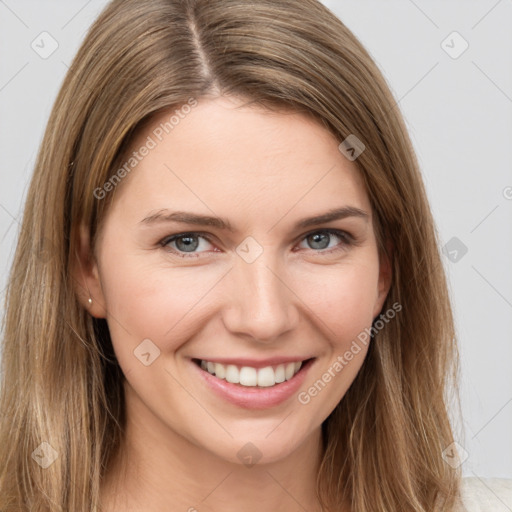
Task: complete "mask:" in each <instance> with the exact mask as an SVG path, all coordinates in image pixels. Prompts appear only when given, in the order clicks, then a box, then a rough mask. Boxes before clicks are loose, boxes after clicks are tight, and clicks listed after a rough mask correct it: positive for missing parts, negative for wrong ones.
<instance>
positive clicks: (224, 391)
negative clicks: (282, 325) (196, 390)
mask: <svg viewBox="0 0 512 512" xmlns="http://www.w3.org/2000/svg"><path fill="white" fill-rule="evenodd" d="M314 361H315V360H314V359H309V360H308V361H307V362H306V363H304V364H303V365H302V366H301V368H300V370H299V371H298V372H297V373H296V374H295V375H294V376H293V377H292V378H291V379H290V380H285V381H284V382H281V383H280V384H275V385H274V386H269V387H261V388H260V387H255V386H242V385H241V384H232V383H231V382H228V381H227V380H224V379H219V378H217V377H215V376H214V375H212V374H211V373H209V372H207V371H206V370H203V369H202V368H201V367H200V366H199V365H197V364H196V363H195V362H194V361H192V360H190V363H191V365H192V367H193V368H194V369H195V371H197V372H198V373H199V375H200V377H201V378H202V379H204V382H205V383H206V385H207V386H208V387H209V388H210V389H211V390H212V391H213V392H214V393H216V394H217V395H218V396H220V397H221V398H223V399H224V400H226V401H228V402H230V403H232V404H234V405H237V406H239V407H244V408H246V409H267V408H269V407H274V406H276V405H279V404H281V403H283V402H284V401H285V400H287V399H289V398H290V397H291V396H292V395H294V394H295V393H296V392H297V391H298V389H299V388H300V386H301V385H302V383H303V382H304V379H305V378H306V374H307V373H308V371H309V369H310V367H311V365H312V364H313V362H314Z"/></svg>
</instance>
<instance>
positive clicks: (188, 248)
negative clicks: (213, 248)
mask: <svg viewBox="0 0 512 512" xmlns="http://www.w3.org/2000/svg"><path fill="white" fill-rule="evenodd" d="M195 239H196V237H193V236H182V237H180V238H178V239H176V247H178V249H179V250H180V251H181V250H184V251H185V252H193V251H194V250H195V249H197V246H198V242H197V240H196V241H195V243H194V240H195ZM183 241H185V245H184V246H182V247H180V244H181V242H183Z"/></svg>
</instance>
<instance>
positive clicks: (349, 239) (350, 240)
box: [159, 228, 356, 258]
mask: <svg viewBox="0 0 512 512" xmlns="http://www.w3.org/2000/svg"><path fill="white" fill-rule="evenodd" d="M319 233H322V234H329V235H335V236H337V237H338V238H340V239H341V240H342V243H341V244H339V245H337V246H335V247H332V248H330V249H319V250H315V249H311V250H312V251H314V252H317V253H318V254H321V255H325V254H332V253H334V252H338V251H345V250H346V249H347V247H350V246H352V245H356V240H355V239H354V237H353V236H352V235H350V234H349V233H347V232H346V231H342V230H340V229H329V228H326V229H318V230H316V231H311V232H309V233H306V234H305V235H303V237H302V238H301V240H300V242H302V241H303V240H305V239H306V238H308V237H310V236H312V235H316V234H319ZM187 236H192V237H200V238H204V239H205V240H207V241H208V242H209V243H213V242H212V241H211V239H210V237H209V236H208V235H206V234H205V233H201V232H197V231H186V232H183V233H177V234H175V235H172V236H167V237H165V238H164V239H162V240H161V241H160V242H159V245H160V246H162V248H163V249H164V250H165V251H166V252H168V253H171V254H174V255H176V256H178V257H180V258H199V256H200V255H201V254H202V253H194V252H191V253H184V252H180V251H177V250H175V249H170V248H169V247H168V245H169V244H170V243H171V242H174V241H175V240H177V239H179V238H185V237H187Z"/></svg>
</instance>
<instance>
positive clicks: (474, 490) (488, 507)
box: [461, 477, 512, 512]
mask: <svg viewBox="0 0 512 512" xmlns="http://www.w3.org/2000/svg"><path fill="white" fill-rule="evenodd" d="M461 492H462V500H463V502H464V506H465V507H466V508H465V509H462V510H464V511H465V512H512V479H507V478H479V477H467V478H463V479H462V490H461Z"/></svg>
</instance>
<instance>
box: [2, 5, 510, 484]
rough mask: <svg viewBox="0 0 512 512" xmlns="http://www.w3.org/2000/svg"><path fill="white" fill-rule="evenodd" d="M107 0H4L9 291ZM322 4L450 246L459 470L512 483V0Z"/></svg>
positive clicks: (4, 265) (5, 266) (4, 182)
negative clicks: (385, 108)
mask: <svg viewBox="0 0 512 512" xmlns="http://www.w3.org/2000/svg"><path fill="white" fill-rule="evenodd" d="M106 3H107V2H106V1H105V0H89V1H85V0H66V1H64V0H61V1H56V0H45V1H35V0H32V1H29V0H0V155H1V160H0V173H1V175H0V177H1V180H0V242H1V248H0V293H1V295H2V298H3V295H4V293H3V290H4V288H5V285H6V283H7V273H8V269H9V266H10V263H11V261H12V255H13V252H14V246H15V242H16V236H17V232H18V228H19V223H20V220H21V216H22V209H23V203H24V199H25V195H26V191H27V185H28V182H29V179H30V176H31V172H32V170H33V166H34V162H35V157H36V152H37V149H38V146H39V144H40V141H41V138H42V134H43V131H44V128H45V123H46V121H47V118H48V115H49V112H50V109H51V106H52V104H53V101H54V99H55V96H56V94H57V91H58V89H59V87H60V84H61V82H62V79H63V77H64V74H65V72H66V70H67V67H68V65H69V63H70V62H71V60H72V58H73V56H74V54H75V53H76V51H77V49H78V46H79V44H80V42H81V41H82V39H83V37H84V35H85V31H86V30H87V29H88V27H89V26H90V24H91V23H92V22H93V20H94V19H95V18H96V16H97V14H98V13H99V11H100V10H101V9H102V8H103V6H104V5H106ZM324 3H325V4H326V5H327V6H328V7H330V8H331V9H332V10H333V11H334V12H335V13H336V14H337V15H338V16H339V17H340V18H341V19H342V21H343V22H344V23H345V24H346V25H347V26H348V27H349V28H350V29H351V30H352V31H353V32H354V33H355V35H356V36H357V37H358V38H359V39H360V40H361V42H362V43H363V44H364V45H365V47H366V48H367V49H368V51H369V52H370V54H371V55H372V56H373V58H374V59H375V60H376V62H377V64H378V65H379V67H380V69H381V70H382V72H383V74H384V76H385V77H386V79H387V81H388V83H389V85H390V87H391V89H392V91H393V93H394V95H395V97H396V99H397V101H398V102H399V107H400V109H401V111H402V112H403V115H404V117H405V119H406V122H407V125H408V128H409V130H410V134H411V137H412V140H413V144H414V146H415V149H416V151H417V154H418V157H419V160H420V164H421V167H422V172H423V175H424V179H425V182H426V185H427V189H428V193H429V197H430V200H431V205H432V209H433V211H434V215H435V218H436V221H437V224H438V229H439V233H440V237H441V240H442V243H443V245H444V244H446V243H448V242H449V245H448V248H449V253H451V254H449V253H448V251H447V255H446V256H445V257H444V261H445V265H446V268H447V271H448V275H449V279H450V287H451V291H452V297H453V304H454V309H455V314H456V321H457V329H458V337H459V343H460V352H461V359H462V378H461V390H462V399H463V402H462V404H463V418H464V420H463V423H462V424H461V425H460V431H461V435H460V436H459V438H458V441H459V443H460V445H461V446H462V447H463V450H464V451H461V454H462V456H464V455H465V452H467V458H466V459H465V461H464V462H463V465H462V469H463V473H464V474H465V475H466V476H475V475H478V476H481V477H507V478H512V115H511V114H512V0H500V1H496V0H489V1H487V0H485V1H484V0H479V1H476V0H472V1H468V0H466V1H446V0H444V1H433V0H422V1H420V0H415V1H413V0H387V1H386V2H383V1H377V0H325V2H324ZM43 31H47V32H48V33H49V34H51V36H52V37H53V38H54V39H55V40H56V41H57V42H58V48H57V49H56V51H55V52H54V53H53V54H52V55H50V56H49V57H48V58H45V59H44V58H42V57H41V56H40V55H39V54H38V53H36V51H34V50H33V49H32V47H31V44H32V42H33V41H35V43H34V45H35V44H38V45H39V47H40V48H41V50H40V51H43V48H42V47H43V44H44V48H45V49H46V50H48V49H49V48H51V47H50V44H51V41H50V39H49V38H48V36H40V34H41V33H42V32H43ZM454 31H456V32H458V33H459V34H460V36H461V37H462V38H463V39H464V40H465V41H467V43H468V44H469V47H468V49H467V50H466V51H465V52H464V53H462V54H461V55H460V56H458V57H457V58H452V56H450V55H449V54H448V53H447V51H445V50H448V51H449V52H451V53H452V55H455V54H456V53H458V52H459V51H460V49H462V48H463V45H464V41H463V40H462V39H461V38H460V37H459V36H457V35H455V36H453V35H450V34H452V32H454ZM448 36H450V37H448ZM42 38H46V39H42ZM447 38H448V39H447ZM443 41H445V43H444V44H443ZM453 237H455V238H456V239H457V240H455V241H454V240H452V238H453ZM450 240H451V242H450ZM450 244H451V245H450ZM453 244H455V245H453ZM457 244H458V246H457ZM462 244H463V245H464V246H465V247H466V248H467V253H465V254H463V251H461V247H463V246H462ZM454 251H455V252H454ZM450 258H451V259H452V260H454V259H455V261H451V260H450ZM1 313H3V310H2V311H1Z"/></svg>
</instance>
